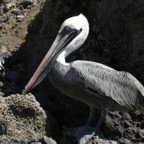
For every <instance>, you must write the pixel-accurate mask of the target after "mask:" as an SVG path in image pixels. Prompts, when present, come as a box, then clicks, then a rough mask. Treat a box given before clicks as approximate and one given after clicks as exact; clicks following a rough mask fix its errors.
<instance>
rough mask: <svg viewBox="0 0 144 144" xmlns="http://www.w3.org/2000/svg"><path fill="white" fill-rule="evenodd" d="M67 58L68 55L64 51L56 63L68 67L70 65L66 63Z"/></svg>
mask: <svg viewBox="0 0 144 144" xmlns="http://www.w3.org/2000/svg"><path fill="white" fill-rule="evenodd" d="M66 56H67V55H66V51H65V50H64V51H62V52H61V53H60V54H59V56H58V57H57V59H56V61H57V62H59V63H61V64H62V65H66V66H68V65H69V63H67V62H66Z"/></svg>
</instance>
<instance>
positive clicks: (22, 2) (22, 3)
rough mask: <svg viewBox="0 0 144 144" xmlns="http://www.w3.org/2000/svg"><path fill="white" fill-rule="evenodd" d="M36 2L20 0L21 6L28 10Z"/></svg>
mask: <svg viewBox="0 0 144 144" xmlns="http://www.w3.org/2000/svg"><path fill="white" fill-rule="evenodd" d="M33 2H34V0H20V2H19V4H20V5H22V6H23V7H24V8H26V7H27V6H28V5H31V4H33Z"/></svg>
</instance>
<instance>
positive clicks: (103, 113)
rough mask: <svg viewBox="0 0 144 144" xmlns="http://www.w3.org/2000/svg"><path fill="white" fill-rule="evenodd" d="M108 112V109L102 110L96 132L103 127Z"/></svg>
mask: <svg viewBox="0 0 144 144" xmlns="http://www.w3.org/2000/svg"><path fill="white" fill-rule="evenodd" d="M106 114H107V112H106V111H104V110H103V111H101V114H100V119H99V121H98V123H97V124H96V126H95V132H97V131H98V130H99V128H100V127H101V125H102V123H103V121H104V120H105V117H106Z"/></svg>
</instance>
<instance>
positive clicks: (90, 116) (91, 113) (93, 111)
mask: <svg viewBox="0 0 144 144" xmlns="http://www.w3.org/2000/svg"><path fill="white" fill-rule="evenodd" d="M94 118H95V109H94V108H93V107H90V112H89V117H88V119H87V122H86V126H89V125H91V123H92V121H93V119H94Z"/></svg>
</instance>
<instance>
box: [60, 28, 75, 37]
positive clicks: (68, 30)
mask: <svg viewBox="0 0 144 144" xmlns="http://www.w3.org/2000/svg"><path fill="white" fill-rule="evenodd" d="M72 30H73V29H72V28H71V27H68V26H65V27H64V28H63V30H62V31H61V32H60V34H61V36H65V35H66V34H69V33H71V32H72Z"/></svg>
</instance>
